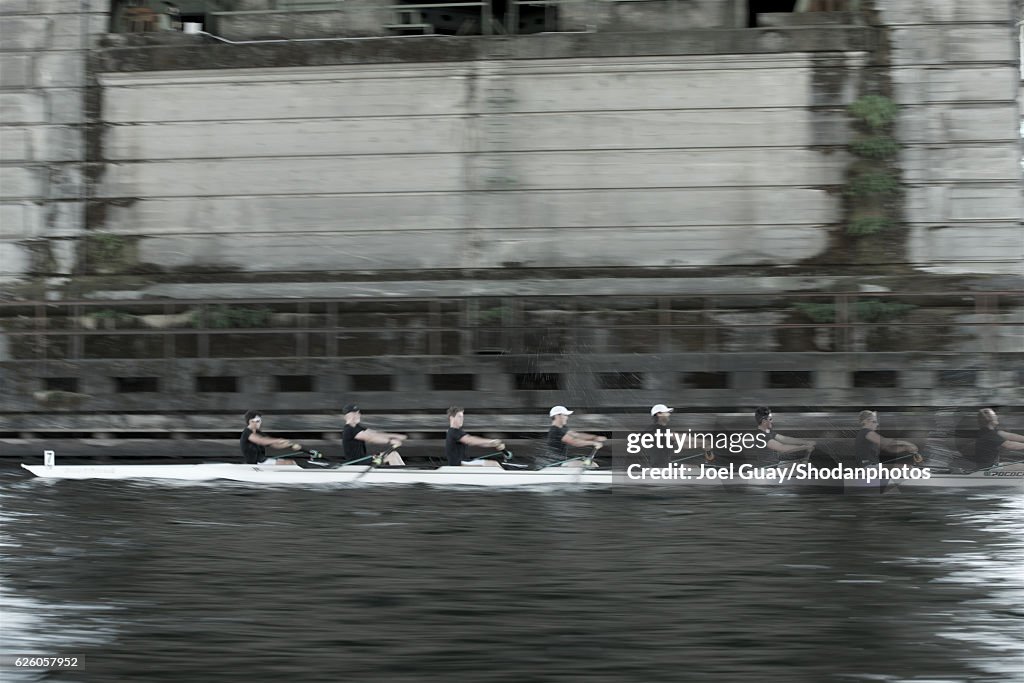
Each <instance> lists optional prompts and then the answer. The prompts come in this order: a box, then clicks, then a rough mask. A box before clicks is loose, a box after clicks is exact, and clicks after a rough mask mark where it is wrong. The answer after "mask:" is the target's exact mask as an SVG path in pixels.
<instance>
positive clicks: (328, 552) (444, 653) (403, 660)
mask: <svg viewBox="0 0 1024 683" xmlns="http://www.w3.org/2000/svg"><path fill="white" fill-rule="evenodd" d="M0 521H2V538H0V541H2V543H3V545H2V546H0V554H2V557H3V560H2V565H0V571H2V586H3V591H4V592H3V604H2V607H3V617H2V619H3V632H4V648H3V649H4V650H5V651H6V652H16V651H36V652H50V653H55V654H68V653H75V654H84V655H85V658H86V662H87V671H86V672H84V673H81V672H80V673H71V672H53V673H50V674H47V675H46V676H45V677H44V676H42V675H37V676H35V678H33V677H32V675H27V676H25V678H24V680H46V681H78V680H81V681H90V682H94V681H142V680H145V681H242V680H244V681H259V682H262V681H280V680H285V679H294V680H299V681H314V682H315V681H360V682H362V681H396V682H403V681H410V682H411V681H474V682H476V681H479V682H492V681H493V682H498V681H502V682H505V681H507V682H509V683H526V682H531V681H558V682H567V681H583V680H586V681H597V682H605V681H607V682H621V681H636V682H638V683H649V682H658V681H701V682H703V681H767V682H774V681H778V682H780V683H781V682H786V683H789V682H794V681H800V682H802V681H807V682H818V681H992V682H996V681H998V682H999V683H1004V682H1005V681H1010V680H1024V668H1022V661H1024V660H1022V657H1024V645H1022V643H1024V608H1022V607H1021V605H1024V572H1022V571H1021V568H1022V566H1024V500H1022V499H1021V498H1020V497H1007V496H1002V495H999V494H986V493H982V494H979V493H965V492H939V493H922V494H920V495H917V494H915V495H902V496H892V497H889V496H879V497H867V498H864V497H847V496H827V495H792V494H780V493H767V492H751V493H748V494H732V495H730V494H722V493H718V492H710V491H701V490H686V491H683V490H679V489H665V490H656V489H636V490H621V489H620V490H617V491H616V492H614V493H612V492H609V491H606V490H605V491H473V490H464V489H431V488H427V487H410V488H394V489H385V488H374V489H358V488H350V489H345V488H320V489H317V490H311V491H301V490H296V489H289V488H284V487H280V488H259V487H255V486H247V485H242V484H231V483H217V484H177V485H163V484H140V483H130V482H102V481H81V482H75V481H59V482H53V483H47V482H44V481H39V480H31V479H28V478H26V477H24V476H23V475H21V474H20V473H14V472H12V471H10V470H7V471H4V472H3V473H0ZM4 673H5V674H6V673H7V672H4ZM5 680H6V679H5ZM11 680H14V679H11Z"/></svg>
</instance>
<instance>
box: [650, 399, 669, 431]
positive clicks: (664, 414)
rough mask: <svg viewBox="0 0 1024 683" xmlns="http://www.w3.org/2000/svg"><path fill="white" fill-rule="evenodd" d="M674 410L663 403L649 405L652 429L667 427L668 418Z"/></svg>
mask: <svg viewBox="0 0 1024 683" xmlns="http://www.w3.org/2000/svg"><path fill="white" fill-rule="evenodd" d="M674 411H675V408H669V407H668V406H667V405H665V404H664V403H659V404H657V405H655V406H651V426H652V427H653V428H654V429H659V428H665V427H668V418H669V416H670V415H671V414H672V413H673V412H674Z"/></svg>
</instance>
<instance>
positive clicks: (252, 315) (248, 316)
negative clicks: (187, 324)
mask: <svg viewBox="0 0 1024 683" xmlns="http://www.w3.org/2000/svg"><path fill="white" fill-rule="evenodd" d="M272 313H273V312H272V311H271V310H270V309H269V308H264V307H253V308H245V307H239V306H213V307H211V308H207V309H205V310H202V311H194V312H193V313H192V327H198V328H202V327H206V328H207V329H211V330H229V329H236V328H247V327H266V326H267V324H268V323H269V322H270V316H271V315H272Z"/></svg>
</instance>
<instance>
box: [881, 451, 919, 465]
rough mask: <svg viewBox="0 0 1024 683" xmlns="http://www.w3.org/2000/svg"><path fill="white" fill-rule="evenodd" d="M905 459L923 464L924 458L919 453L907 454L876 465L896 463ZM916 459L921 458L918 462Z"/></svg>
mask: <svg viewBox="0 0 1024 683" xmlns="http://www.w3.org/2000/svg"><path fill="white" fill-rule="evenodd" d="M907 458H914V462H924V456H923V455H921V454H920V453H907V454H906V455H901V456H900V457H898V458H893V459H892V460H886V461H885V462H881V463H878V464H879V465H888V464H889V463H891V462H897V461H899V460H906V459H907ZM918 458H921V459H920V460H918Z"/></svg>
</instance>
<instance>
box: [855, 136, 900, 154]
mask: <svg viewBox="0 0 1024 683" xmlns="http://www.w3.org/2000/svg"><path fill="white" fill-rule="evenodd" d="M850 151H851V152H853V153H854V154H856V155H857V156H859V157H861V158H862V159H891V158H893V157H895V156H896V155H897V154H899V151H900V146H899V143H897V142H896V141H895V140H894V139H893V138H891V137H890V136H888V135H869V136H864V137H861V138H857V139H856V140H854V141H853V142H851V143H850Z"/></svg>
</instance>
